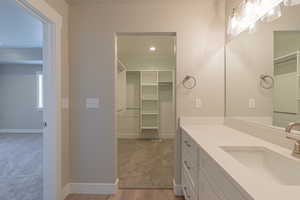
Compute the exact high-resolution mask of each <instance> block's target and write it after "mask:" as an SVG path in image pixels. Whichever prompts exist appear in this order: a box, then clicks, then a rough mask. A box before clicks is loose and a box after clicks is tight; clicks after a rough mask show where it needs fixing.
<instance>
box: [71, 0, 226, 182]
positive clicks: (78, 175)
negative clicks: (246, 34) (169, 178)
mask: <svg viewBox="0 0 300 200" xmlns="http://www.w3.org/2000/svg"><path fill="white" fill-rule="evenodd" d="M74 2H75V3H74V4H73V5H72V6H71V15H70V20H71V22H70V23H71V25H70V33H71V34H70V37H71V41H70V47H71V48H70V50H71V66H72V70H71V84H70V86H71V106H72V109H71V133H72V137H71V179H72V181H73V182H100V183H114V182H115V179H116V170H115V168H116V136H115V132H116V128H115V127H116V116H115V81H116V80H115V78H114V74H115V71H116V69H114V67H113V66H114V54H115V37H114V36H115V35H114V33H115V32H176V33H177V41H178V42H177V49H178V53H177V56H178V57H177V85H176V88H177V98H176V101H177V117H179V116H183V115H188V116H223V114H224V51H223V46H224V21H225V19H224V3H225V2H224V1H221V0H210V1H204V0H187V1H181V0H172V1H170V0H166V1H158V0H154V1H146V0H142V1H141V0H139V1H135V0H132V1H120V2H117V1H93V0H90V1H88V2H87V1H84V2H83V1H76V0H75V1H74ZM76 2H77V3H76ZM186 74H191V75H194V76H195V77H196V78H197V81H198V86H197V87H196V88H195V89H194V90H185V89H184V88H183V87H182V86H181V85H180V81H182V79H183V78H184V76H185V75H186ZM87 97H99V98H100V102H101V105H100V108H99V109H96V110H87V109H86V108H85V99H86V98H87ZM196 97H200V98H201V99H202V100H203V108H202V109H196V108H195V98H196ZM179 157H180V155H179ZM179 163H180V162H179V161H178V163H177V164H178V165H179ZM176 175H177V177H179V176H180V170H179V169H177V171H176ZM177 181H178V182H179V181H180V178H178V179H177Z"/></svg>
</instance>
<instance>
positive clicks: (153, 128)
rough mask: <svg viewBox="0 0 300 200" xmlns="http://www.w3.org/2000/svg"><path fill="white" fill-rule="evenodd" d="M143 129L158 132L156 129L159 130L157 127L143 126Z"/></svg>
mask: <svg viewBox="0 0 300 200" xmlns="http://www.w3.org/2000/svg"><path fill="white" fill-rule="evenodd" d="M141 128H142V129H144V130H156V129H158V127H157V126H142V127H141Z"/></svg>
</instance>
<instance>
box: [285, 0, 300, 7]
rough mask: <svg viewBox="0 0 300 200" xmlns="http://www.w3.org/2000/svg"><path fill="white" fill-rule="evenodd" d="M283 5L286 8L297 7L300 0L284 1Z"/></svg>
mask: <svg viewBox="0 0 300 200" xmlns="http://www.w3.org/2000/svg"><path fill="white" fill-rule="evenodd" d="M283 4H284V5H285V6H295V5H298V4H300V0H284V1H283Z"/></svg>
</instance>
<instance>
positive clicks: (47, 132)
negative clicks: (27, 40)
mask: <svg viewBox="0 0 300 200" xmlns="http://www.w3.org/2000/svg"><path fill="white" fill-rule="evenodd" d="M15 1H16V2H17V3H18V4H19V5H21V6H22V7H24V8H25V9H26V10H27V11H29V12H30V13H31V14H33V15H34V16H36V17H37V18H39V19H40V20H41V21H42V22H43V25H44V26H43V27H44V43H43V75H44V91H45V92H44V108H43V120H44V122H46V126H45V127H44V129H43V188H44V190H43V200H59V199H62V198H63V196H62V179H61V177H62V176H61V173H62V172H61V168H62V166H61V163H62V162H61V51H62V50H61V44H62V43H61V38H62V36H61V28H62V16H61V15H59V14H58V13H57V12H56V11H55V10H54V9H53V8H52V7H50V6H49V5H48V4H47V3H46V2H45V1H43V0H15Z"/></svg>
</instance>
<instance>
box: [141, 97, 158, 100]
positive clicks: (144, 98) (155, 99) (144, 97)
mask: <svg viewBox="0 0 300 200" xmlns="http://www.w3.org/2000/svg"><path fill="white" fill-rule="evenodd" d="M142 100H143V101H158V98H145V97H143V98H142Z"/></svg>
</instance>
